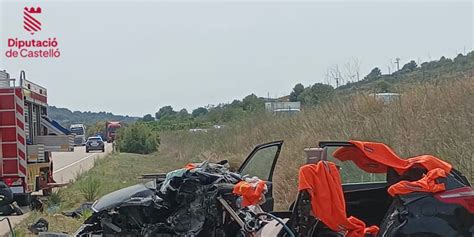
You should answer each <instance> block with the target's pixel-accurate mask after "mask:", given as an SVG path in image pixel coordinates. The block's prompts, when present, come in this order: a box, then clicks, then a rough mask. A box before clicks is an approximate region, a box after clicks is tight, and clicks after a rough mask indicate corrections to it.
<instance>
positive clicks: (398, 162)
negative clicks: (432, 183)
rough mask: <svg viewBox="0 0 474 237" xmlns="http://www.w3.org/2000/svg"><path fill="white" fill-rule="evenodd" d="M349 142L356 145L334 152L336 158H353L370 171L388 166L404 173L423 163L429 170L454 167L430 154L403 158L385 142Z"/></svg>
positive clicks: (378, 171) (380, 171) (377, 170)
mask: <svg viewBox="0 0 474 237" xmlns="http://www.w3.org/2000/svg"><path fill="white" fill-rule="evenodd" d="M349 142H350V143H352V144H353V145H355V147H341V148H339V149H337V150H336V151H335V152H334V153H333V156H334V158H336V159H338V160H341V161H347V160H352V161H353V162H354V163H355V164H356V165H357V166H358V167H359V168H360V169H362V170H364V171H366V172H369V173H386V172H387V167H391V168H393V169H395V171H397V172H398V173H399V174H403V173H404V172H405V171H406V170H408V169H409V168H411V167H412V166H414V165H421V166H422V167H424V168H425V169H427V170H428V171H429V170H432V169H435V168H440V169H442V170H444V171H445V172H448V173H449V171H451V168H452V166H451V165H450V164H449V163H447V162H445V161H442V160H440V159H438V158H436V157H434V156H430V155H422V156H416V157H412V158H408V159H401V158H400V157H398V156H397V155H396V154H395V152H393V151H392V149H390V147H388V146H387V145H385V144H383V143H377V142H362V141H352V140H351V141H349Z"/></svg>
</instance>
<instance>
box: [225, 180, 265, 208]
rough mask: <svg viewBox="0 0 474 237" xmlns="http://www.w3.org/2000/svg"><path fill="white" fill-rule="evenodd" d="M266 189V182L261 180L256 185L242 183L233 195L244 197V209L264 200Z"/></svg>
mask: <svg viewBox="0 0 474 237" xmlns="http://www.w3.org/2000/svg"><path fill="white" fill-rule="evenodd" d="M265 189H266V184H265V181H262V180H259V181H258V182H257V183H256V185H252V184H251V183H249V182H246V181H240V182H238V183H237V184H236V185H235V186H234V190H233V191H232V193H233V194H235V195H239V196H242V199H243V201H242V207H247V206H251V205H256V204H258V203H259V202H260V201H261V200H262V198H263V192H264V191H265Z"/></svg>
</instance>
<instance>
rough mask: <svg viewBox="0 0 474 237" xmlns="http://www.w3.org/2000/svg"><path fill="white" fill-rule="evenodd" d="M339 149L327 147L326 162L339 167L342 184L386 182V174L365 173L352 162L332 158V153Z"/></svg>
mask: <svg viewBox="0 0 474 237" xmlns="http://www.w3.org/2000/svg"><path fill="white" fill-rule="evenodd" d="M339 148H341V147H337V146H336V147H327V148H326V149H327V160H328V161H331V162H334V163H335V164H336V165H337V166H339V167H340V170H339V173H340V175H341V182H342V184H349V183H369V182H380V181H386V174H385V173H384V174H373V173H367V172H365V171H363V170H362V169H360V168H359V167H357V165H356V164H354V162H352V161H350V160H349V161H340V160H338V159H336V158H334V156H333V154H334V152H335V151H336V150H337V149H339Z"/></svg>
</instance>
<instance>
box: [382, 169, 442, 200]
mask: <svg viewBox="0 0 474 237" xmlns="http://www.w3.org/2000/svg"><path fill="white" fill-rule="evenodd" d="M437 178H446V172H445V171H444V170H443V169H440V168H436V169H433V170H430V171H428V173H427V174H426V175H425V176H424V177H423V178H421V179H420V180H417V181H412V182H410V181H406V180H403V181H400V182H398V183H396V184H394V185H392V186H390V187H389V188H388V193H389V194H390V195H392V196H395V195H401V194H408V193H412V192H429V193H437V192H441V191H444V190H445V189H446V187H445V186H444V184H443V183H436V179H437Z"/></svg>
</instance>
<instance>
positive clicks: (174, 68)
mask: <svg viewBox="0 0 474 237" xmlns="http://www.w3.org/2000/svg"><path fill="white" fill-rule="evenodd" d="M0 2H1V3H0V16H1V17H0V52H1V54H0V69H6V70H7V71H9V72H10V73H11V74H13V76H15V77H18V76H17V75H18V74H19V71H20V70H22V69H24V70H26V72H27V78H28V79H30V80H32V81H34V82H37V83H39V84H41V85H43V86H45V87H47V89H48V94H49V95H48V99H49V103H50V104H51V105H55V106H60V107H67V108H70V109H72V110H81V111H109V112H113V113H117V114H128V115H138V116H141V115H144V114H146V113H154V112H155V111H157V110H158V108H160V107H161V106H164V105H172V106H173V107H174V108H175V109H177V110H178V109H181V108H187V109H188V110H192V109H193V108H196V107H198V106H203V105H208V104H218V103H222V102H224V103H225V102H231V101H232V100H233V99H236V98H237V99H241V98H242V97H244V96H245V95H248V94H250V93H255V94H257V95H258V96H265V97H266V96H268V95H270V96H271V97H276V96H282V95H285V94H288V93H289V92H290V91H291V88H292V87H293V86H294V85H295V84H296V83H299V82H301V83H303V84H304V85H305V86H307V85H310V84H313V83H316V82H325V81H326V79H325V75H326V72H327V70H328V68H330V67H334V66H335V65H338V66H339V68H340V70H341V71H343V70H345V68H346V66H345V65H346V64H347V63H348V62H354V61H357V62H358V63H359V65H360V66H359V68H360V75H361V77H363V76H364V75H366V74H367V73H368V72H369V71H370V69H372V68H373V67H376V66H378V67H380V68H381V69H382V71H383V73H387V72H388V70H389V68H391V70H393V68H394V67H395V64H394V63H393V62H394V60H395V58H397V57H399V58H400V59H401V64H404V63H406V62H408V61H409V60H412V59H413V60H415V61H420V62H423V61H426V60H430V59H431V60H434V59H438V58H439V57H441V56H443V55H445V56H448V57H454V56H456V55H457V54H458V53H463V52H469V51H471V50H472V49H473V38H474V36H473V12H474V9H473V1H472V0H471V1H469V0H466V1H435V2H428V1H418V2H413V1H398V2H395V1H354V0H353V1H326V2H324V1H298V2H296V1H278V2H272V1H259V2H253V1H196V0H195V1H118V2H114V1H102V2H100V1H72V0H66V1H59V0H58V1H31V0H30V1H21V0H11V1H7V0H0ZM25 6H34V7H36V6H39V7H41V8H42V13H41V14H40V15H38V17H37V18H38V19H39V21H41V23H42V30H41V31H40V32H36V33H35V34H34V35H30V34H29V33H28V32H26V31H25V30H24V29H23V8H24V7H25ZM49 37H56V39H57V41H58V43H59V49H60V52H61V56H60V57H59V58H55V59H51V58H50V59H44V58H42V59H26V58H18V59H12V58H6V57H5V52H6V51H7V50H8V48H7V39H8V38H19V39H25V40H27V39H47V38H49Z"/></svg>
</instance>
